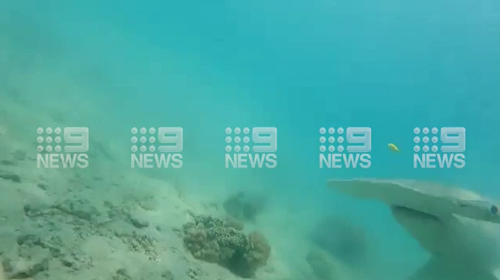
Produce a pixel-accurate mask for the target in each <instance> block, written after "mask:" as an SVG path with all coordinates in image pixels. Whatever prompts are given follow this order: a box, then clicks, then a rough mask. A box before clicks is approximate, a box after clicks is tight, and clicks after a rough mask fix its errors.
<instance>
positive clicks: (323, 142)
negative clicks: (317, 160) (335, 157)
mask: <svg viewBox="0 0 500 280" xmlns="http://www.w3.org/2000/svg"><path fill="white" fill-rule="evenodd" d="M344 132H345V131H344V129H343V128H342V127H339V128H337V129H335V128H334V127H329V128H326V127H322V128H320V129H319V134H320V135H321V136H320V137H319V143H320V146H319V151H320V152H321V153H324V152H326V151H328V152H329V153H333V152H335V151H338V152H339V153H342V152H343V151H344V146H343V145H342V143H344V140H345V139H344ZM335 143H338V145H337V146H335V145H334V144H335Z"/></svg>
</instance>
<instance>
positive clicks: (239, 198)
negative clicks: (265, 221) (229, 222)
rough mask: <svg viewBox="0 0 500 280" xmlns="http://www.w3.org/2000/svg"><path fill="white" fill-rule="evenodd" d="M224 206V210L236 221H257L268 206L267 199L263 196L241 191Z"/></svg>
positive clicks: (232, 196) (226, 201)
mask: <svg viewBox="0 0 500 280" xmlns="http://www.w3.org/2000/svg"><path fill="white" fill-rule="evenodd" d="M223 206H224V210H225V211H226V212H227V213H228V214H229V215H231V216H232V217H234V218H236V219H239V220H244V221H255V218H256V217H257V216H258V215H259V214H260V213H261V212H262V211H263V210H264V207H265V206H266V197H265V196H264V195H262V194H257V193H249V192H243V191H241V192H238V193H236V194H234V195H231V196H229V197H228V198H227V199H226V200H225V201H224V203H223Z"/></svg>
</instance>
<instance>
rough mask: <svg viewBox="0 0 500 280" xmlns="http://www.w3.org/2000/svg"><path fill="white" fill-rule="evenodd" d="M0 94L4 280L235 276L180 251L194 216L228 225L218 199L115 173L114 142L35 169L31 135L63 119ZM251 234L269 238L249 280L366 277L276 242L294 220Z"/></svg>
mask: <svg viewBox="0 0 500 280" xmlns="http://www.w3.org/2000/svg"><path fill="white" fill-rule="evenodd" d="M0 96H1V100H2V102H1V105H0V141H1V143H2V144H1V145H0V159H1V160H0V190H1V195H0V221H1V222H0V225H1V226H0V258H1V261H2V266H1V268H2V270H3V271H1V273H0V279H1V280H4V279H37V280H43V279H50V280H58V279H60V280H68V279H72V280H73V279H75V280H78V279H81V280H98V279H102V280H111V279H113V280H118V279H120V280H126V279H134V280H141V279H144V280H146V279H148V280H153V279H159V280H160V279H169V280H172V279H198V280H204V279H206V280H216V279H217V280H222V279H226V280H230V279H241V278H240V277H238V276H236V275H235V274H233V273H231V272H230V271H229V270H227V269H225V268H223V267H221V266H219V265H217V264H213V263H207V262H204V261H201V260H197V259H195V258H194V257H193V255H192V254H191V253H190V252H189V251H188V250H187V249H186V248H185V246H184V244H183V232H182V226H183V225H184V224H185V223H187V222H190V221H192V220H193V218H194V217H195V216H197V215H210V216H212V217H216V218H221V219H222V218H224V216H225V215H226V214H225V213H224V210H223V208H222V207H221V203H222V202H223V201H222V199H221V201H212V200H206V201H203V199H200V198H195V197H190V196H189V195H186V194H185V193H184V192H183V191H182V189H181V188H179V186H175V185H173V184H172V183H169V182H167V181H165V180H162V179H158V178H156V177H154V176H149V175H148V174H142V173H141V172H139V171H137V172H136V171H134V170H130V169H123V168H116V167H114V166H115V164H114V163H115V162H116V161H117V160H118V159H117V158H115V157H114V156H115V155H114V154H113V152H112V151H113V149H112V147H113V143H106V142H105V141H103V142H99V141H98V140H96V141H97V142H96V143H94V146H96V145H101V146H106V147H111V148H110V149H98V151H94V152H93V154H92V158H93V159H95V158H98V159H99V161H97V162H96V161H95V160H94V161H92V165H91V167H89V168H87V169H64V168H61V169H46V168H36V154H37V150H36V145H37V143H36V141H35V140H36V137H35V136H36V133H35V131H30V130H31V129H32V128H36V127H37V126H36V123H51V124H53V125H55V126H59V125H60V126H64V125H65V123H64V122H62V121H61V120H60V119H59V118H58V117H57V116H58V115H60V114H63V113H64V112H57V110H50V111H49V110H47V106H43V105H42V106H35V105H36V104H32V103H31V102H29V100H27V99H24V97H23V94H22V93H21V91H20V90H16V91H14V90H12V89H8V88H3V89H1V90H0ZM60 105H61V106H60V107H58V106H56V107H58V108H64V104H60ZM51 106H53V104H52V105H51ZM48 112H50V113H48ZM87 114H93V112H87ZM82 115H85V112H82ZM94 117H95V116H94ZM276 215H278V214H276ZM251 227H252V228H254V229H256V230H259V231H261V232H263V233H264V235H266V234H267V235H268V239H269V243H270V246H271V250H272V251H271V255H270V258H269V260H268V262H267V264H266V265H265V266H264V267H262V268H260V269H258V270H257V273H256V275H255V276H254V278H255V279H262V280H273V279H276V280H287V279H289V280H299V279H308V280H311V279H320V280H327V279H346V280H347V279H363V280H365V279H367V278H364V277H362V278H359V277H357V276H356V277H355V276H353V275H356V274H357V272H355V271H350V269H349V268H347V266H345V265H343V264H342V263H340V262H338V261H336V260H335V259H334V258H333V257H331V256H328V255H327V254H324V252H319V253H315V254H314V255H313V260H311V258H312V257H311V250H316V249H318V248H316V249H312V247H311V244H310V243H309V241H308V240H306V239H305V238H303V239H298V238H292V237H289V239H286V238H281V237H280V236H285V235H286V234H287V233H288V232H290V229H291V228H293V223H290V224H289V225H288V228H286V227H281V226H280V228H281V229H282V230H283V231H281V232H280V229H276V228H274V229H269V228H267V229H266V228H265V227H266V226H265V225H259V223H258V222H256V223H254V224H252V225H251ZM318 250H319V249H318ZM292 254H293V256H292V257H291V255H292ZM332 267H333V268H334V269H332ZM318 277H322V278H318ZM325 277H327V278H325ZM338 277H340V278H338Z"/></svg>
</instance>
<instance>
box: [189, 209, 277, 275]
mask: <svg viewBox="0 0 500 280" xmlns="http://www.w3.org/2000/svg"><path fill="white" fill-rule="evenodd" d="M183 233H184V245H185V246H186V248H187V249H188V250H189V251H190V252H191V254H193V256H194V257H195V258H197V259H200V260H204V261H206V262H211V263H217V264H219V265H221V266H223V267H226V268H227V269H229V270H230V271H231V272H233V273H234V274H236V275H238V276H240V277H244V278H250V277H252V276H254V274H255V272H256V271H257V269H259V268H260V267H262V266H265V265H266V264H267V260H268V259H269V256H270V254H271V248H270V246H269V244H268V242H267V240H266V238H265V237H264V236H263V235H262V234H260V233H258V232H253V233H251V234H249V235H246V234H245V233H243V232H241V231H240V230H238V229H236V228H234V227H231V226H229V225H228V224H226V223H225V222H223V221H222V220H219V219H216V218H213V217H209V216H200V217H195V221H194V222H191V223H187V224H185V225H184V226H183Z"/></svg>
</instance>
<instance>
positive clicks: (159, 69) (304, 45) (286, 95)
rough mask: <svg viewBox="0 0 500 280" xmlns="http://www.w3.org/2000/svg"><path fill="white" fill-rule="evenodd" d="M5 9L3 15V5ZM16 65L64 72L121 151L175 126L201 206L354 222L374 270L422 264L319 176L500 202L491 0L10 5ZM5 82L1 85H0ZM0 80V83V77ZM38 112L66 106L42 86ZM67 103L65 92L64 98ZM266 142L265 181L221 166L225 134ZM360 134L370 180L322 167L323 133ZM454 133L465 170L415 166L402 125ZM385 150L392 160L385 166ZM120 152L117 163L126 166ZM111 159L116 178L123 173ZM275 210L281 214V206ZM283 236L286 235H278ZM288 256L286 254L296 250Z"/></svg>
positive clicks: (498, 8) (366, 210)
mask: <svg viewBox="0 0 500 280" xmlns="http://www.w3.org/2000/svg"><path fill="white" fill-rule="evenodd" d="M14 2H15V3H14ZM0 7H1V8H0V10H1V11H2V12H1V14H2V16H1V18H2V19H1V20H0V22H1V26H2V30H3V32H4V34H6V35H7V36H8V37H11V38H15V42H16V46H15V47H16V48H17V52H19V53H20V55H19V56H20V58H19V59H17V60H16V64H15V65H10V66H9V70H2V71H6V73H11V71H12V72H16V73H22V71H23V67H32V66H33V65H34V64H35V61H36V60H35V59H36V58H35V56H34V55H33V54H34V53H42V54H43V56H44V57H49V59H47V60H43V61H41V62H37V63H38V64H37V65H38V66H39V67H41V69H43V68H45V69H47V71H56V72H67V73H70V74H71V75H72V76H73V77H77V80H78V83H80V84H81V85H82V87H84V88H85V91H83V92H81V93H79V94H81V95H83V96H84V97H85V99H88V100H91V101H92V102H94V103H95V104H96V107H98V108H102V109H101V112H102V113H103V114H102V116H105V118H102V117H99V118H98V119H85V120H82V119H79V118H78V104H75V108H74V110H73V111H74V112H75V113H74V115H72V116H68V118H69V119H72V120H74V122H75V123H74V125H80V126H89V128H90V129H91V130H96V131H100V135H101V136H105V137H107V138H109V139H113V141H121V140H120V139H122V141H123V142H124V143H126V142H127V141H129V139H130V128H131V127H133V126H137V127H141V126H146V127H149V126H156V127H158V126H180V127H183V128H184V152H183V154H184V167H183V168H182V169H179V170H174V171H172V170H169V171H168V172H169V176H174V177H176V178H183V179H182V180H183V182H185V185H186V188H188V189H189V190H190V192H192V193H196V194H197V195H199V196H203V194H205V193H207V194H208V193H210V192H213V191H215V190H221V189H225V190H226V189H227V190H231V189H260V190H267V191H269V192H270V193H272V194H274V195H275V197H277V199H276V203H277V205H283V207H290V209H292V210H290V215H291V216H292V217H293V220H295V221H296V223H301V221H303V220H307V218H308V217H311V215H312V216H318V217H319V216H321V215H323V214H325V213H337V214H339V215H342V216H345V217H348V218H349V219H352V220H355V221H356V223H358V224H360V225H362V226H363V227H364V228H365V229H366V231H367V232H368V233H369V236H370V237H372V240H371V241H372V242H374V243H376V244H378V245H377V247H378V248H379V250H380V251H381V254H382V255H383V256H384V257H383V258H382V259H383V260H384V261H383V262H384V263H385V265H386V266H385V267H384V268H387V269H389V268H390V267H395V266H397V267H399V269H401V270H405V269H411V268H413V267H414V266H415V263H418V262H421V261H422V260H423V258H424V256H425V253H424V252H423V251H422V250H421V249H420V248H419V247H418V244H417V243H416V242H414V241H413V240H412V239H411V238H409V237H408V236H407V235H406V234H405V232H404V231H403V229H402V228H400V227H399V226H398V225H397V224H396V222H394V221H393V220H392V218H391V217H390V213H389V211H388V210H387V209H386V208H385V207H384V208H383V207H382V205H380V204H377V203H370V202H366V201H358V200H354V199H351V198H348V197H345V196H341V195H339V194H337V193H335V192H332V191H331V190H327V189H326V187H325V181H326V180H327V179H328V178H353V177H378V178H410V179H421V180H432V181H440V182H447V183H453V184H457V185H459V186H462V187H466V188H470V189H473V190H475V191H478V192H481V193H483V194H485V195H488V196H492V197H497V198H499V197H500V192H499V191H498V188H497V187H496V186H497V182H498V179H499V175H498V166H499V164H498V157H499V156H500V149H499V147H498V143H500V142H499V141H498V139H500V132H499V130H498V127H499V123H500V118H499V116H498V115H497V111H498V109H500V95H499V94H498V90H499V88H500V79H499V78H498V77H499V75H500V49H499V48H498V46H499V45H500V36H498V35H499V32H500V4H499V3H498V2H496V1H490V0H483V1H445V2H439V3H436V2H435V1H418V2H414V3H409V2H405V3H400V2H398V1H393V0H383V1H342V0H331V1H326V0H318V1H316V0H313V1H263V0H256V1H240V2H237V1H175V2H171V1H170V2H169V1H149V2H145V1H132V0H127V1H119V2H117V1H114V2H113V1H108V2H103V1H81V2H79V3H73V2H71V1H43V2H39V3H34V2H29V1H7V2H3V3H2V4H0ZM4 76H5V75H4ZM0 81H1V80H0ZM30 94H31V98H32V100H37V101H39V102H41V101H43V100H46V101H48V102H50V100H52V99H55V98H64V96H65V94H64V92H58V94H57V95H54V96H52V95H51V94H52V93H51V91H50V90H47V89H41V90H40V92H32V93H30ZM68 96H69V95H68ZM255 126H270V127H276V128H277V129H278V135H279V136H278V139H279V140H278V147H279V148H278V152H277V157H278V166H277V168H275V169H226V168H225V166H224V154H225V152H224V147H225V145H226V143H225V142H224V137H225V134H224V129H225V128H226V127H233V128H234V127H241V128H243V127H255ZM353 126H363V127H371V129H372V133H373V134H372V151H371V157H372V165H371V168H369V169H362V168H355V169H346V168H343V169H320V168H319V167H318V156H319V140H318V139H319V137H320V134H319V129H320V127H326V128H328V127H344V128H347V127H353ZM443 126H457V127H465V128H466V130H467V134H466V137H467V138H466V139H467V142H466V144H467V146H466V152H465V155H466V167H465V168H463V169H455V168H450V169H446V168H445V169H440V168H436V169H415V168H413V162H412V161H413V145H414V143H413V142H412V141H413V137H414V134H413V128H414V127H429V128H431V127H443ZM388 143H395V144H396V145H398V147H399V148H400V150H401V153H399V154H397V153H392V152H390V151H389V150H388V148H387V144H388ZM127 153H129V151H128V150H126V151H125V150H124V154H127ZM129 166H130V165H129V162H123V168H129ZM285 205H286V206H285ZM284 234H285V233H284ZM290 246H293V245H292V244H291V245H290Z"/></svg>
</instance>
